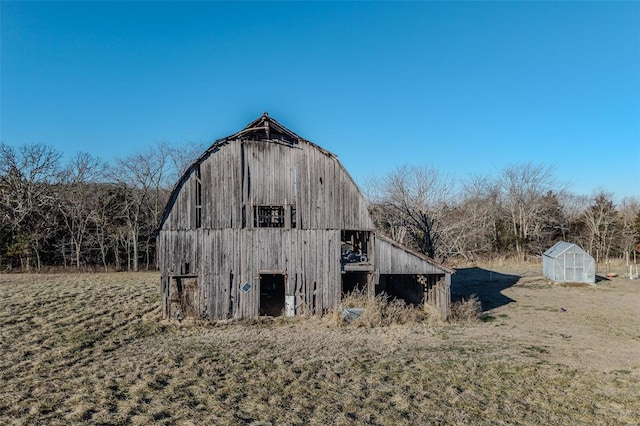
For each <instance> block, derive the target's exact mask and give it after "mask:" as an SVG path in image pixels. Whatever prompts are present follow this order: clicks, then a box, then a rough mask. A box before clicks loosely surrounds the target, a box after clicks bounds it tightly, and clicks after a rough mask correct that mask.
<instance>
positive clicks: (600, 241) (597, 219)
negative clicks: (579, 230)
mask: <svg viewBox="0 0 640 426" xmlns="http://www.w3.org/2000/svg"><path fill="white" fill-rule="evenodd" d="M583 203H585V204H587V203H588V205H587V207H586V208H585V209H584V210H583V212H582V214H581V221H582V223H583V224H584V227H585V230H586V232H587V251H588V252H589V253H590V254H591V255H592V256H594V257H595V258H596V262H600V261H601V260H602V259H608V258H609V254H610V251H611V247H612V242H613V237H614V234H615V232H616V224H617V215H618V212H617V211H616V208H615V205H614V204H613V196H612V194H609V193H607V192H604V191H599V192H597V193H595V194H594V195H593V196H592V197H590V198H587V197H584V198H583Z"/></svg>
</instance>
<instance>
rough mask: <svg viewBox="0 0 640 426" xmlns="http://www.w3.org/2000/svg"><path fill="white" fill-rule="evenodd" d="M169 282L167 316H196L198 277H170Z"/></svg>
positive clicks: (179, 317)
mask: <svg viewBox="0 0 640 426" xmlns="http://www.w3.org/2000/svg"><path fill="white" fill-rule="evenodd" d="M170 279H171V281H170V282H169V318H171V319H175V320H182V319H183V318H197V317H198V278H197V277H171V278H170Z"/></svg>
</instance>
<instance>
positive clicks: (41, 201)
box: [0, 144, 62, 269]
mask: <svg viewBox="0 0 640 426" xmlns="http://www.w3.org/2000/svg"><path fill="white" fill-rule="evenodd" d="M61 156H62V154H61V153H60V152H58V151H56V150H54V149H53V148H51V147H48V146H46V145H40V144H34V145H23V146H20V147H18V148H17V149H16V148H13V147H10V146H8V145H5V144H0V203H1V205H2V221H3V222H4V223H5V224H6V225H7V228H8V229H9V232H10V236H9V238H8V241H7V243H8V245H9V246H8V247H7V248H6V252H7V253H8V254H9V255H15V256H17V257H18V258H19V260H20V265H21V267H23V268H26V269H29V268H30V265H31V255H32V254H34V255H35V257H36V267H37V268H38V269H40V267H41V261H40V250H41V247H42V243H43V241H44V240H45V239H46V238H47V237H48V236H49V235H50V234H51V232H53V230H54V229H55V227H54V226H53V220H52V213H51V210H52V209H53V206H54V205H55V194H53V193H52V191H51V190H50V188H51V186H52V185H53V184H55V183H56V182H57V180H58V178H59V167H60V158H61Z"/></svg>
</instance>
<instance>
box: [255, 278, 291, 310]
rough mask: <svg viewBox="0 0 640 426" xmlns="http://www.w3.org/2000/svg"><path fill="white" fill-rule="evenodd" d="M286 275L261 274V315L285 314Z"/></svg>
mask: <svg viewBox="0 0 640 426" xmlns="http://www.w3.org/2000/svg"><path fill="white" fill-rule="evenodd" d="M284 281H285V280H284V275H282V274H260V315H266V316H271V317H277V316H281V315H283V314H284V289H285V285H284Z"/></svg>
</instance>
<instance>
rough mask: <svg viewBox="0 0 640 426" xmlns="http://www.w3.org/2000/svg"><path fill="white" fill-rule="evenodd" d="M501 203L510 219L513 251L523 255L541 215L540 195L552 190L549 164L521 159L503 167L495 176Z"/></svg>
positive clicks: (542, 210) (541, 202)
mask: <svg viewBox="0 0 640 426" xmlns="http://www.w3.org/2000/svg"><path fill="white" fill-rule="evenodd" d="M499 182H500V187H501V197H502V203H501V204H502V206H503V208H504V211H505V213H506V216H507V218H508V220H509V223H510V225H511V226H510V228H511V235H512V236H513V240H514V243H515V248H516V252H517V253H518V256H519V257H520V258H521V259H525V258H526V256H527V251H528V244H529V242H530V241H531V239H532V238H533V237H537V235H536V231H538V230H539V229H540V228H539V225H540V222H541V221H542V220H543V218H544V211H545V203H544V202H543V201H544V197H545V195H546V194H548V193H549V192H550V191H553V190H554V186H553V184H554V179H553V173H552V168H551V167H549V166H544V165H541V164H533V163H523V164H514V165H511V166H507V167H505V168H504V169H503V170H502V172H501V173H500V176H499Z"/></svg>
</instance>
